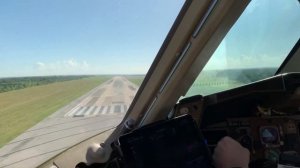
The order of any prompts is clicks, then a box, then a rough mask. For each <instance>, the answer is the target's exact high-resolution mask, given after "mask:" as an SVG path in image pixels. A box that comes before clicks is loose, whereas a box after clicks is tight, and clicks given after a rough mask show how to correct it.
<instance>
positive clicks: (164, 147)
mask: <svg viewBox="0 0 300 168" xmlns="http://www.w3.org/2000/svg"><path fill="white" fill-rule="evenodd" d="M119 141H120V144H121V150H122V153H123V155H124V160H125V162H126V165H128V167H134V168H140V167H141V168H142V167H143V168H148V167H149V168H150V167H151V168H154V167H157V168H179V167H180V168H198V167H199V168H200V167H201V168H206V167H209V165H210V163H211V159H210V155H209V152H208V149H207V145H206V144H205V142H204V140H203V138H202V136H201V134H200V132H199V131H198V129H197V128H196V125H195V123H194V122H193V120H192V118H191V117H190V116H183V117H180V118H176V119H173V120H170V121H166V122H162V123H158V124H155V125H151V126H148V127H146V128H141V129H139V130H137V131H134V132H132V133H130V134H127V135H124V136H122V137H120V139H119Z"/></svg>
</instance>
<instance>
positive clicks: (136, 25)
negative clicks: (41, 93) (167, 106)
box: [0, 0, 184, 77]
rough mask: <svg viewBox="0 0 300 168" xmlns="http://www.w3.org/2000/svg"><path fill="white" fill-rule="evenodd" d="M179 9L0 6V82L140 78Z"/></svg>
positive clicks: (132, 2) (84, 0)
mask: <svg viewBox="0 0 300 168" xmlns="http://www.w3.org/2000/svg"><path fill="white" fill-rule="evenodd" d="M183 3H184V1H183V0H179V1H173V0H163V1H161V0H149V1H141V0H128V1H123V0H109V1H104V0H26V1H24V0H1V1H0V60H1V61H0V77H9V76H39V75H69V74H145V73H146V72H147V70H148V68H149V67H150V65H151V63H152V61H153V60H154V57H155V56H156V54H157V52H158V50H159V48H160V46H161V45H162V43H163V40H164V39H165V37H166V35H167V33H168V31H169V29H170V28H171V26H172V24H173V22H174V20H175V18H176V16H177V14H178V13H179V11H180V9H181V7H182V5H183Z"/></svg>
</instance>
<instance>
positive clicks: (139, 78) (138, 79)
mask: <svg viewBox="0 0 300 168" xmlns="http://www.w3.org/2000/svg"><path fill="white" fill-rule="evenodd" d="M125 77H126V78H127V79H128V80H129V81H130V82H132V83H134V84H136V85H137V86H141V84H142V82H143V80H144V78H145V75H127V76H125Z"/></svg>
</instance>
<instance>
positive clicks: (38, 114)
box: [0, 76, 110, 147]
mask: <svg viewBox="0 0 300 168" xmlns="http://www.w3.org/2000/svg"><path fill="white" fill-rule="evenodd" d="M109 78H110V77H109V76H98V77H90V78H84V79H79V80H72V81H66V82H58V83H53V84H48V85H42V86H35V87H30V88H25V89H20V90H14V91H9V92H4V93H0V147H2V146H3V145H4V144H6V143H7V142H9V141H10V140H12V139H13V138H15V137H16V136H18V135H19V134H21V133H22V132H24V131H25V130H27V129H28V128H30V127H32V126H33V125H35V124H36V123H38V122H40V121H41V120H43V119H44V118H45V117H47V116H49V115H50V114H52V113H53V112H55V111H57V110H58V109H60V108H61V107H63V106H65V105H67V104H69V103H70V102H71V101H73V100H74V99H76V98H78V97H80V96H81V95H83V94H85V93H87V92H88V91H89V90H91V89H93V88H94V87H96V86H98V85H100V84H101V83H103V82H104V81H106V80H108V79H109Z"/></svg>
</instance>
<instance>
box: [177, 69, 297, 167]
mask: <svg viewBox="0 0 300 168" xmlns="http://www.w3.org/2000/svg"><path fill="white" fill-rule="evenodd" d="M184 113H188V114H191V115H192V116H193V117H194V119H195V120H197V121H198V125H199V128H200V130H201V131H202V133H203V136H204V138H205V139H206V141H207V144H208V146H209V148H210V150H211V151H212V152H213V151H214V148H215V147H216V145H217V144H218V142H219V140H221V139H222V138H223V137H225V136H230V137H232V138H233V139H235V140H237V141H238V142H240V144H241V145H242V146H244V147H245V148H247V149H248V150H249V151H250V154H251V163H252V166H251V165H250V167H277V166H278V165H280V164H283V165H289V166H292V167H293V166H294V167H300V136H299V135H300V73H290V74H283V75H278V76H274V77H272V78H268V79H265V80H261V81H258V82H255V83H251V84H248V85H245V86H242V87H239V88H235V89H231V90H227V91H224V92H220V93H216V94H212V95H208V96H194V97H190V98H187V99H184V100H182V101H181V102H179V104H178V105H177V106H176V109H175V116H176V115H182V114H184Z"/></svg>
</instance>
